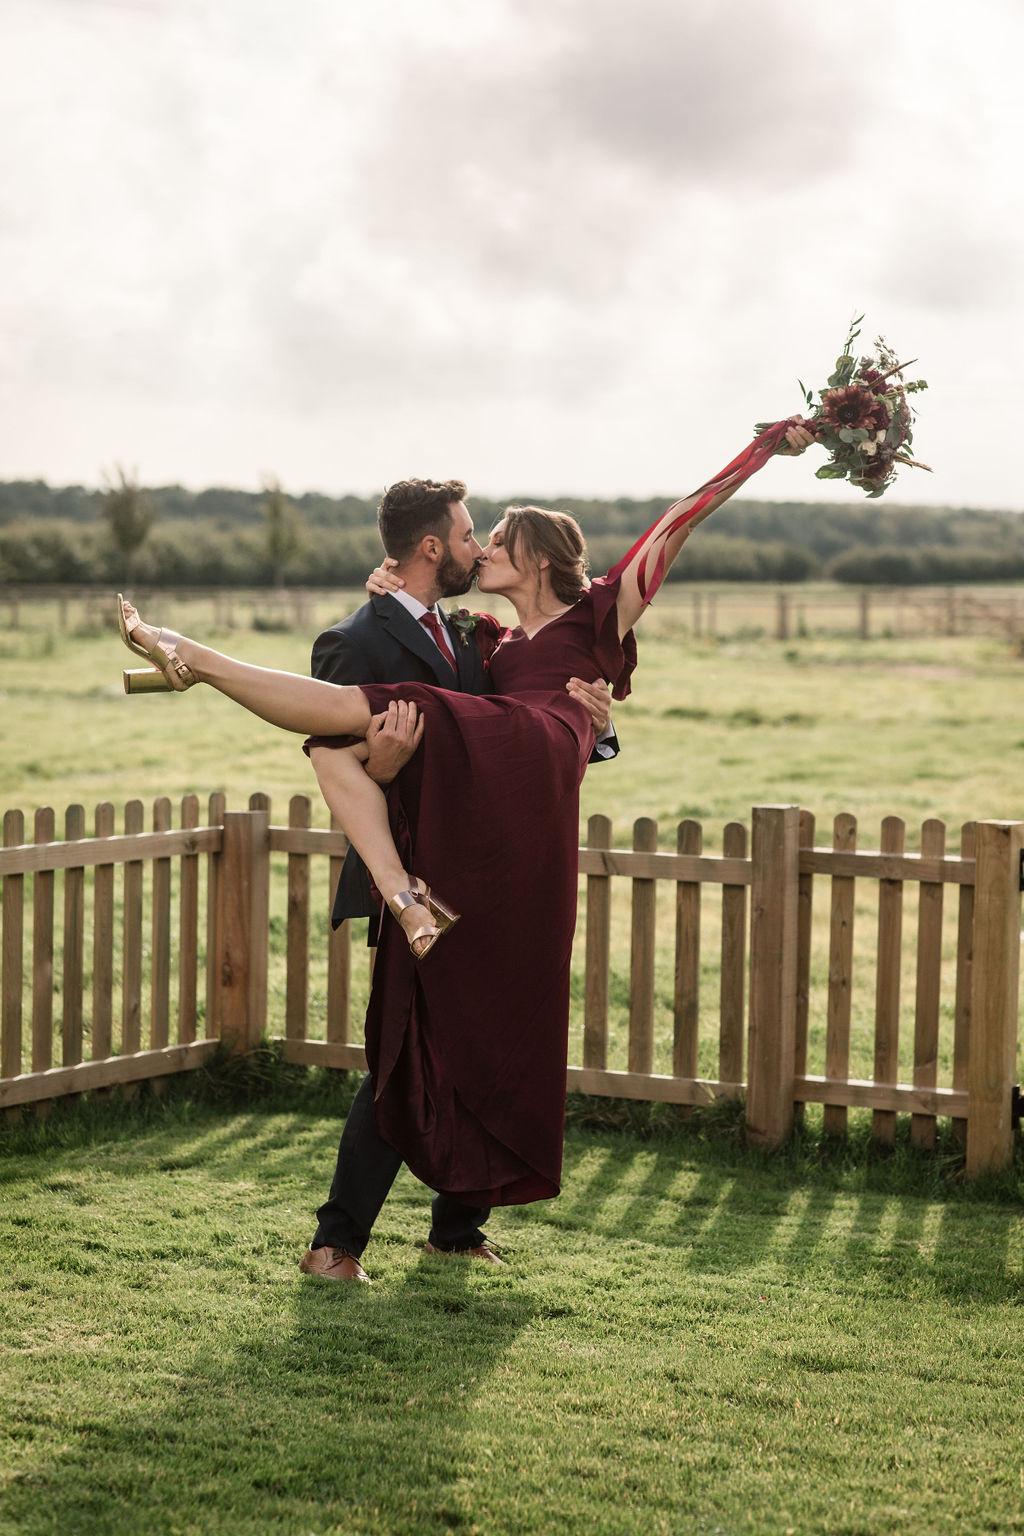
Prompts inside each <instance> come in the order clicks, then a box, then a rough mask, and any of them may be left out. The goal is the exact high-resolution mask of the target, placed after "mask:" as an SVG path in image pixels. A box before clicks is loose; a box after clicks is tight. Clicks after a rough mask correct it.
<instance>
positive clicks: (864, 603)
mask: <svg viewBox="0 0 1024 1536" xmlns="http://www.w3.org/2000/svg"><path fill="white" fill-rule="evenodd" d="M857 600H858V603H859V605H860V616H859V619H858V624H857V633H858V635H859V636H860V638H861V640H870V639H871V593H870V592H869V591H868V590H867V588H866V587H865V589H864V591H863V592H860V593H858V598H857Z"/></svg>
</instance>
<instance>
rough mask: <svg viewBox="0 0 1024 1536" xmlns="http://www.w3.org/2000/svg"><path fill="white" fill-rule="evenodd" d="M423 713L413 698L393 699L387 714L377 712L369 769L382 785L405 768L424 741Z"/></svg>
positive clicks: (369, 748)
mask: <svg viewBox="0 0 1024 1536" xmlns="http://www.w3.org/2000/svg"><path fill="white" fill-rule="evenodd" d="M423 724H424V721H423V716H422V715H421V714H420V712H419V710H418V709H417V707H416V705H415V704H414V703H413V702H412V701H411V700H408V701H407V700H406V699H392V701H391V703H390V704H389V705H388V707H387V712H386V713H385V714H383V715H374V716H373V718H372V720H371V721H370V728H369V730H368V731H367V733H366V746H367V758H366V771H367V773H368V774H369V775H370V778H371V779H372V780H373V781H374V783H375V784H379V785H380V786H381V788H384V787H386V786H387V785H388V784H390V783H391V781H392V779H394V778H396V777H397V776H398V774H399V773H400V772H401V771H402V769H403V768H404V767H405V765H406V763H407V762H408V761H409V759H410V757H412V755H413V753H414V752H415V751H416V748H417V747H418V746H419V744H420V742H421V741H422V740H423Z"/></svg>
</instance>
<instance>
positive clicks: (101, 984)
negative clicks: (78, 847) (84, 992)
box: [89, 800, 114, 1061]
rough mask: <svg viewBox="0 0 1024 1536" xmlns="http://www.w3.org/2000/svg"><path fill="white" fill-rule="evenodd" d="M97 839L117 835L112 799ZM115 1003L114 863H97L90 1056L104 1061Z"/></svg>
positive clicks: (99, 811)
mask: <svg viewBox="0 0 1024 1536" xmlns="http://www.w3.org/2000/svg"><path fill="white" fill-rule="evenodd" d="M93 827H94V828H95V833H96V837H97V839H101V838H104V837H113V835H114V807H113V806H112V805H111V804H110V802H109V800H106V801H104V802H103V804H102V805H98V806H97V807H96V810H95V812H94V815H93ZM113 1004H114V866H113V864H97V865H96V866H95V867H94V870H93V880H92V1032H91V1049H90V1052H89V1054H90V1056H91V1057H92V1059H93V1061H102V1060H103V1058H104V1057H105V1056H109V1055H110V1054H111V1052H112V1040H113Z"/></svg>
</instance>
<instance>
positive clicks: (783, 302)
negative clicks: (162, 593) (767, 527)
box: [0, 0, 1024, 508]
mask: <svg viewBox="0 0 1024 1536" xmlns="http://www.w3.org/2000/svg"><path fill="white" fill-rule="evenodd" d="M1022 45H1024V7H1022V6H1021V4H1020V0H974V3H973V5H972V6H970V7H966V6H964V5H963V4H956V5H954V4H953V0H887V3H884V4H883V3H880V0H850V3H844V4H839V3H837V0H832V3H830V0H824V3H823V4H818V5H813V6H806V5H799V6H798V5H795V4H792V3H791V0H790V3H784V0H629V3H628V4H627V3H626V0H0V69H2V81H3V89H2V91H0V332H2V338H0V339H2V346H0V417H2V425H0V479H12V478H21V477H36V476H40V477H44V478H46V479H48V480H50V481H51V483H54V484H63V483H67V482H70V481H81V482H84V483H86V484H96V483H97V482H98V481H99V480H100V478H101V476H102V473H103V472H104V470H105V469H109V468H110V467H111V466H112V465H113V464H114V463H115V461H119V462H121V463H124V464H126V465H128V466H129V467H133V468H135V469H136V470H137V471H138V473H139V474H140V476H141V478H142V479H143V480H144V481H145V482H147V483H149V484H157V483H163V482H168V481H178V482H181V483H183V484H185V485H189V486H191V487H193V488H196V489H198V488H200V487H202V486H204V485H208V484H213V483H219V484H231V485H238V486H245V487H250V488H252V487H256V486H257V485H258V484H259V482H260V480H261V477H262V476H264V475H266V474H268V473H272V474H276V475H277V476H278V477H280V479H281V480H282V482H283V483H284V484H285V486H286V487H287V488H289V489H291V490H294V491H302V490H308V489H320V490H324V491H327V492H331V493H339V492H343V491H355V492H359V493H363V494H366V493H372V492H375V491H377V490H379V488H380V487H381V486H382V485H383V484H385V483H387V482H388V481H391V480H395V479H399V478H402V477H403V476H406V475H410V474H422V475H439V476H447V475H451V474H458V475H461V476H462V477H463V478H465V479H467V480H468V481H469V483H470V487H471V490H473V489H475V490H477V491H479V492H481V493H487V494H493V495H497V496H502V495H514V494H523V493H529V494H532V495H536V496H541V495H544V494H547V495H554V494H559V493H564V494H570V495H571V494H577V495H620V494H626V495H637V496H646V495H659V494H662V493H664V494H665V495H666V496H669V495H676V494H681V493H683V492H685V491H687V490H689V489H691V488H692V487H693V486H694V484H696V483H698V482H700V481H702V480H703V479H705V478H706V477H707V475H709V474H710V473H711V472H712V471H714V470H716V469H717V468H719V467H720V465H721V463H723V462H724V461H726V460H727V459H729V458H731V457H732V455H733V453H734V452H735V451H736V450H737V449H739V448H740V447H742V446H743V444H744V443H745V442H746V441H747V440H748V438H749V436H750V428H751V426H752V424H753V422H754V421H755V420H758V419H766V418H775V417H779V416H784V415H788V414H790V413H791V412H793V411H795V410H797V409H799V407H800V404H801V401H800V396H799V392H798V390H797V385H796V379H797V377H800V378H802V379H804V380H805V381H806V382H807V383H808V384H815V385H816V384H819V383H822V382H824V379H825V377H826V375H827V374H828V372H830V371H831V367H832V364H833V359H834V357H835V356H836V354H837V352H838V351H839V348H840V345H841V343H842V341H843V338H844V336H845V332H846V326H847V323H848V321H849V320H850V319H851V317H852V316H853V315H854V314H859V313H861V312H862V311H863V312H866V315H867V319H866V321H865V326H864V333H865V338H866V339H868V340H870V339H872V338H873V337H874V336H875V335H877V334H878V333H879V332H881V333H882V334H884V336H885V337H886V339H887V340H888V341H889V342H890V343H891V344H892V346H893V347H894V348H895V349H896V350H897V351H898V352H899V353H900V354H901V355H902V356H908V355H910V356H915V357H917V358H918V359H919V362H918V364H917V365H915V367H914V368H913V369H912V370H911V373H912V374H913V375H915V376H922V375H923V376H924V377H926V378H927V379H928V381H929V385H930V388H929V391H928V393H927V394H925V395H924V396H922V397H921V400H920V406H919V418H918V425H917V432H916V442H915V449H916V451H917V453H918V454H919V456H920V457H921V458H923V459H926V460H927V461H928V462H929V463H931V464H932V465H933V466H934V470H935V473H934V474H933V475H932V476H927V475H924V474H921V473H918V472H916V471H907V472H905V473H904V476H903V478H902V479H901V481H900V482H899V484H898V486H897V487H896V489H895V490H894V491H893V492H891V493H890V496H891V498H892V499H894V500H899V501H903V502H918V503H926V502H934V503H945V504H953V505H977V506H997V507H1010V508H1022V507H1024V487H1022V485H1021V483H1020V476H1019V474H1018V472H1017V466H1016V463H1015V461H1014V459H1013V449H1012V445H1013V443H1014V442H1015V441H1016V440H1017V438H1018V436H1019V428H1018V427H1017V413H1018V409H1019V407H1018V403H1017V398H1016V397H1017V394H1018V385H1017V383H1016V382H1015V381H1016V368H1017V363H1016V361H1015V359H1017V358H1018V357H1020V355H1021V344H1022V342H1024V325H1022V312H1024V305H1022V288H1024V276H1022V274H1024V199H1022V197H1021V180H1022V178H1021V174H1020V156H1021V150H1022V146H1024V106H1022V101H1024V92H1022V91H1021V89H1020V85H1019V79H1018V75H1019V68H1020V62H1021V59H1022V57H1024V46H1022ZM809 457H810V456H808V458H806V459H804V460H801V461H799V462H798V463H796V464H794V463H783V462H775V463H773V464H771V465H769V466H768V468H767V469H766V470H765V471H764V472H763V473H762V475H761V476H760V477H759V480H758V481H756V482H754V484H753V485H752V486H751V493H754V492H755V489H756V493H757V494H761V495H765V496H771V497H790V496H797V497H799V498H801V499H807V500H811V499H815V498H817V497H819V496H821V497H823V498H827V499H830V500H837V499H838V500H841V499H843V498H844V497H845V498H855V497H856V495H857V493H854V492H852V491H850V490H849V489H848V488H846V487H835V486H828V485H823V484H822V483H820V482H817V481H815V480H814V478H813V475H812V472H811V471H812V469H813V465H812V464H810V462H809Z"/></svg>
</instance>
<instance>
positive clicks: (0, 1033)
mask: <svg viewBox="0 0 1024 1536" xmlns="http://www.w3.org/2000/svg"><path fill="white" fill-rule="evenodd" d="M24 841H25V817H24V815H23V814H22V812H21V811H7V812H5V814H4V847H5V848H19V847H20V846H21V844H22V843H23V842H24ZM24 901H25V877H24V875H8V876H7V877H6V879H5V880H4V890H3V925H4V937H3V967H4V970H3V992H2V994H0V1075H2V1076H3V1077H14V1076H16V1075H17V1073H19V1072H20V1071H21V1026H22V1001H21V995H22V985H23V976H24V954H23V946H24V939H25V933H24V930H25V909H24Z"/></svg>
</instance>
